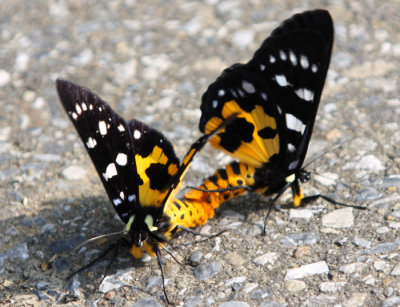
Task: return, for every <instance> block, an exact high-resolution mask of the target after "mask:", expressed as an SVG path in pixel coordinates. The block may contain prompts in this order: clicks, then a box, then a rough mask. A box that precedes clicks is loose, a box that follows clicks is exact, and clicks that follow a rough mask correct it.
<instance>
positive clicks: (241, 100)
mask: <svg viewBox="0 0 400 307" xmlns="http://www.w3.org/2000/svg"><path fill="white" fill-rule="evenodd" d="M332 43H333V24H332V19H331V17H330V15H329V13H328V12H327V11H324V10H315V11H309V12H305V13H302V14H297V15H294V16H293V17H292V18H290V19H288V20H286V21H285V22H283V23H282V25H281V26H280V27H278V28H277V29H275V30H274V31H273V32H272V34H271V36H270V37H268V38H267V39H266V40H265V41H264V42H263V44H262V46H261V47H260V49H259V50H258V51H257V52H256V53H255V54H254V56H253V58H252V59H251V60H250V61H249V62H248V63H247V64H236V65H233V66H232V67H230V68H228V69H226V70H225V71H224V72H223V74H222V75H221V76H220V77H219V78H218V79H217V80H216V81H215V82H214V83H213V84H211V85H210V86H209V88H208V89H207V91H206V92H205V93H204V95H203V97H202V105H201V111H202V116H201V119H200V130H201V131H202V132H205V133H207V132H208V131H210V130H211V129H212V128H213V127H214V126H215V125H217V124H218V123H220V122H221V120H223V119H224V118H225V116H226V115H228V114H229V112H230V111H232V112H233V110H235V111H236V112H239V115H238V116H237V119H236V120H235V121H234V122H233V123H232V124H231V125H229V126H227V127H226V129H223V130H221V132H220V133H219V134H218V135H217V136H216V137H215V138H214V139H212V140H211V143H212V144H213V145H214V146H215V147H217V148H220V149H223V150H224V151H226V152H228V153H229V154H231V155H232V156H235V157H237V158H238V159H240V160H241V161H243V162H245V163H248V164H251V165H254V166H256V167H259V166H261V165H263V164H266V163H272V164H273V165H275V166H276V165H278V164H279V167H282V168H286V170H287V171H289V172H292V171H293V172H295V171H296V170H297V169H298V168H299V167H300V166H301V164H302V162H303V160H304V157H305V154H306V152H307V147H308V143H309V140H310V137H311V133H312V128H313V125H314V120H315V117H316V112H317V109H318V104H319V101H320V97H321V93H322V88H323V85H324V82H325V78H326V73H327V70H328V66H329V62H330V55H331V50H332Z"/></svg>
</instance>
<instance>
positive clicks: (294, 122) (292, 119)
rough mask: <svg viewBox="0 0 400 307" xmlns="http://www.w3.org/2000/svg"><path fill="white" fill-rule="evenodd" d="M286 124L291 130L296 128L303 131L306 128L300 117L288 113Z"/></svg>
mask: <svg viewBox="0 0 400 307" xmlns="http://www.w3.org/2000/svg"><path fill="white" fill-rule="evenodd" d="M286 126H287V127H288V129H290V130H294V131H297V132H301V133H302V131H303V130H304V124H303V122H302V121H301V120H300V119H298V118H297V117H296V116H294V115H292V114H289V113H286Z"/></svg>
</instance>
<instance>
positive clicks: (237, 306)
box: [218, 301, 250, 307]
mask: <svg viewBox="0 0 400 307" xmlns="http://www.w3.org/2000/svg"><path fill="white" fill-rule="evenodd" d="M218 307H250V305H249V304H247V303H245V302H239V301H230V302H224V303H221V304H219V305H218Z"/></svg>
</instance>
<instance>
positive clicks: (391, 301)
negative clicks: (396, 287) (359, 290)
mask: <svg viewBox="0 0 400 307" xmlns="http://www.w3.org/2000/svg"><path fill="white" fill-rule="evenodd" d="M399 304H400V296H392V297H391V298H388V299H387V300H384V301H383V302H382V304H381V307H396V306H399Z"/></svg>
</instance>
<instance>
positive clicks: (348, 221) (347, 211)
mask: <svg viewBox="0 0 400 307" xmlns="http://www.w3.org/2000/svg"><path fill="white" fill-rule="evenodd" d="M353 223H354V215H353V208H342V209H337V210H335V211H332V212H330V213H328V214H326V215H324V216H323V217H322V226H324V227H331V228H350V227H351V226H353Z"/></svg>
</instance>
